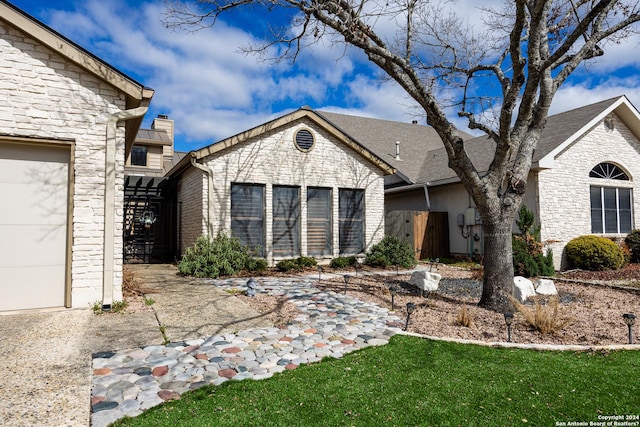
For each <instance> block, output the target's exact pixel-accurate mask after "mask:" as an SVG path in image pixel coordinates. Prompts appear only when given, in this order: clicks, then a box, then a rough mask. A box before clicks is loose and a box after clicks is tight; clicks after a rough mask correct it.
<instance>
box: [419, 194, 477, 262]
mask: <svg viewBox="0 0 640 427" xmlns="http://www.w3.org/2000/svg"><path fill="white" fill-rule="evenodd" d="M429 200H431V210H432V211H435V212H448V214H449V248H450V251H451V254H452V255H465V256H469V257H471V256H474V255H481V254H482V253H483V248H482V240H475V239H474V236H475V235H477V236H478V238H480V239H481V238H482V227H481V226H480V225H468V226H465V227H464V228H463V227H460V226H458V215H459V214H463V215H464V213H465V211H466V210H467V208H470V207H474V206H475V204H474V203H473V200H472V199H471V197H469V193H467V190H466V189H465V188H464V186H463V185H462V184H450V185H446V186H441V187H433V188H429ZM463 232H464V235H465V236H469V237H468V238H465V237H464V236H463ZM469 233H470V234H469Z"/></svg>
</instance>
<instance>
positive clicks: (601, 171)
mask: <svg viewBox="0 0 640 427" xmlns="http://www.w3.org/2000/svg"><path fill="white" fill-rule="evenodd" d="M589 178H604V179H619V180H620V181H629V177H628V176H627V174H626V173H625V172H624V171H623V170H622V169H620V167H618V166H616V165H614V164H613V163H607V162H603V163H600V164H598V165H596V167H595V168H593V169H591V172H589Z"/></svg>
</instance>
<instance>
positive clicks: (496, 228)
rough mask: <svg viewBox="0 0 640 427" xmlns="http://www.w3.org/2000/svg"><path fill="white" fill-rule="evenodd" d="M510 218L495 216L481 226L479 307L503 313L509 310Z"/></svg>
mask: <svg viewBox="0 0 640 427" xmlns="http://www.w3.org/2000/svg"><path fill="white" fill-rule="evenodd" d="M512 223H513V219H512V220H511V221H505V220H504V219H502V218H500V219H498V218H496V219H490V220H489V223H487V222H486V221H485V220H484V218H483V227H484V253H485V256H484V282H483V286H482V298H481V299H480V303H479V305H480V307H484V308H487V309H489V310H493V311H497V312H499V313H504V312H507V311H511V310H512V309H513V307H512V304H511V302H510V301H509V297H508V296H509V295H513V252H512V248H511V227H512Z"/></svg>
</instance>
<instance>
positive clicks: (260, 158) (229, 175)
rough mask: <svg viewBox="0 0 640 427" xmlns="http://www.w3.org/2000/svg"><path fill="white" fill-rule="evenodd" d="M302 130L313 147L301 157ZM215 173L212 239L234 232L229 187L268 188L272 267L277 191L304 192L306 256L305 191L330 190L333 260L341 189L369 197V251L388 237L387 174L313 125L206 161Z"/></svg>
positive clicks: (302, 124) (269, 135)
mask: <svg viewBox="0 0 640 427" xmlns="http://www.w3.org/2000/svg"><path fill="white" fill-rule="evenodd" d="M298 129H308V130H310V131H311V133H312V134H313V135H314V138H315V143H314V146H313V148H312V149H311V150H310V151H309V152H302V151H300V150H298V149H297V148H296V146H295V145H294V143H293V138H294V135H295V132H296V131H297V130H298ZM202 163H203V164H205V165H206V166H207V167H208V168H209V169H210V170H211V172H212V174H213V175H212V176H213V183H214V188H213V189H212V192H211V197H212V203H211V204H210V212H209V218H210V221H211V223H210V233H212V234H216V233H217V232H218V231H226V232H228V231H229V230H230V229H231V196H230V191H231V184H232V183H245V184H264V185H265V190H266V191H265V204H266V217H265V229H266V230H265V232H266V233H265V234H266V236H265V237H266V239H265V246H266V248H265V249H266V250H265V253H266V255H267V259H268V260H269V261H270V262H273V257H272V255H271V240H272V232H271V227H272V220H273V218H272V215H271V205H272V189H273V186H274V185H291V186H298V187H300V200H301V204H302V209H301V251H302V255H306V242H307V236H306V200H307V188H309V187H323V188H331V189H332V195H333V209H332V210H333V255H332V256H334V257H335V256H338V255H339V239H338V230H339V219H338V193H339V189H362V190H364V192H365V197H364V200H365V201H364V203H365V240H364V242H365V246H366V248H367V249H368V248H369V247H371V245H373V244H375V243H377V242H378V241H380V240H381V239H382V237H384V179H383V172H382V171H381V170H380V169H379V168H378V167H377V166H375V165H374V164H372V163H371V162H369V161H368V160H366V159H365V158H364V157H363V156H361V155H360V154H358V153H356V152H354V151H353V150H352V149H351V148H349V147H347V146H345V145H344V144H343V143H341V142H339V141H337V140H336V139H335V138H334V137H332V136H330V135H329V134H328V133H327V132H326V131H324V130H323V129H322V128H321V127H319V126H317V125H316V124H315V123H313V122H311V121H309V120H304V119H302V120H299V121H297V122H293V123H291V124H290V125H289V126H288V127H285V128H279V129H275V130H272V131H267V132H265V133H263V134H262V135H260V136H259V137H258V138H253V139H250V140H248V141H245V142H242V143H240V144H237V145H235V146H233V147H231V148H229V149H226V150H224V151H222V152H221V153H220V154H219V155H212V156H210V157H209V158H206V159H204V160H203V161H202Z"/></svg>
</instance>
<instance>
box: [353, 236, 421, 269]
mask: <svg viewBox="0 0 640 427" xmlns="http://www.w3.org/2000/svg"><path fill="white" fill-rule="evenodd" d="M364 263H365V264H366V265H370V266H372V267H383V268H384V267H389V266H392V265H399V266H400V267H403V268H413V267H415V266H416V264H417V262H416V258H415V256H414V254H413V248H412V247H411V245H410V244H409V243H407V242H403V241H402V240H400V239H398V238H397V237H395V236H385V237H384V239H382V240H381V241H380V243H378V244H376V245H373V247H372V248H371V250H370V251H369V252H367V254H366V256H365V258H364Z"/></svg>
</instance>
